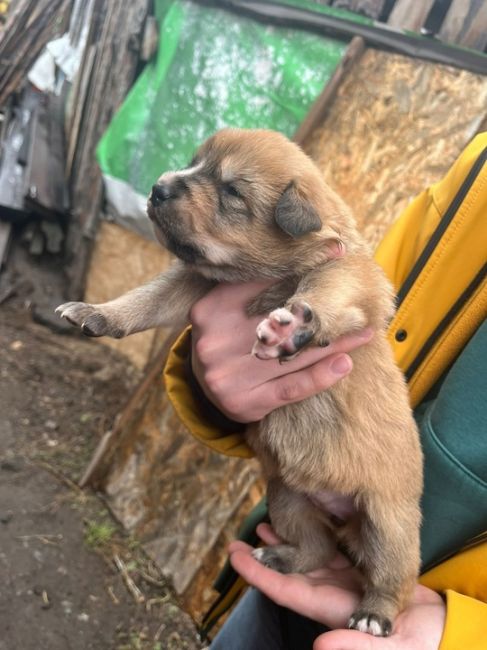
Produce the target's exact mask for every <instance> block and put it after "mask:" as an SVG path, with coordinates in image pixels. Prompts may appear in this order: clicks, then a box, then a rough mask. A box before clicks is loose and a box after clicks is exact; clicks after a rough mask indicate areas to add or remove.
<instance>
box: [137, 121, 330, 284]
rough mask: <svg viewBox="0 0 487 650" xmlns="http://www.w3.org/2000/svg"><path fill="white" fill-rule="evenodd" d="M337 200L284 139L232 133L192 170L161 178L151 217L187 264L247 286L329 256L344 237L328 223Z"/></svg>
mask: <svg viewBox="0 0 487 650" xmlns="http://www.w3.org/2000/svg"><path fill="white" fill-rule="evenodd" d="M334 199H337V200H338V203H339V199H338V197H336V196H335V195H334V194H333V193H332V192H331V190H329V188H327V187H326V186H325V185H324V183H323V181H322V180H321V178H320V174H319V172H318V171H317V169H316V168H315V167H314V165H313V163H312V162H311V160H310V159H309V158H308V157H307V156H306V155H305V154H304V153H303V152H302V151H301V150H300V149H299V148H298V147H297V146H296V145H294V144H293V143H291V142H290V141H289V140H288V139H287V138H285V137H284V136H282V135H280V134H279V133H276V132H273V131H264V130H241V129H225V130H223V131H219V132H218V133H217V134H216V135H214V136H213V137H211V138H210V139H209V140H207V141H206V142H205V143H204V144H203V145H202V146H201V147H200V148H199V150H198V151H197V153H196V155H195V157H194V159H193V161H192V162H191V164H190V165H189V167H187V168H186V169H183V170H181V171H177V172H167V173H165V174H163V175H162V176H161V177H160V178H159V180H158V181H157V183H156V185H154V187H153V190H152V194H151V196H150V198H149V201H148V214H149V217H150V218H151V219H152V221H153V223H154V227H155V231H156V235H157V237H158V239H159V240H160V241H161V243H163V244H164V245H165V246H166V247H167V248H168V249H169V250H170V251H172V252H173V253H174V254H175V255H177V256H178V257H179V258H180V259H182V260H183V261H184V262H186V263H187V264H190V265H191V266H194V267H195V269H197V270H199V271H200V272H202V273H203V274H204V275H206V276H208V277H213V278H215V279H217V280H222V279H226V280H237V279H242V280H247V279H251V278H260V277H283V276H286V275H289V272H290V270H291V271H292V272H297V273H299V272H300V271H301V270H303V269H304V268H305V267H306V266H308V267H309V266H311V257H313V256H314V255H315V254H316V255H318V254H319V255H321V256H322V257H323V256H325V251H326V245H324V240H326V239H330V240H331V239H333V238H338V236H339V235H338V233H337V232H336V229H333V226H331V224H330V223H326V221H327V218H326V212H327V211H328V212H329V213H330V215H333V216H336V214H337V213H339V212H340V207H341V206H340V205H338V203H337V202H336V201H335V200H334ZM291 260H292V264H293V265H294V268H292V269H290V264H291ZM314 263H315V264H316V260H314ZM303 265H304V267H303V268H301V266H303Z"/></svg>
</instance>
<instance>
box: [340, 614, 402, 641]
mask: <svg viewBox="0 0 487 650" xmlns="http://www.w3.org/2000/svg"><path fill="white" fill-rule="evenodd" d="M348 627H349V629H351V630H358V631H359V632H366V633H367V634H372V635H373V636H390V635H391V634H392V623H391V621H390V620H389V619H388V618H386V617H385V616H381V615H380V614H376V613H374V612H367V611H365V610H363V609H359V610H357V611H356V612H354V614H352V616H351V617H350V620H349V621H348Z"/></svg>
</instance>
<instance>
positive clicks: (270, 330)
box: [252, 263, 369, 359]
mask: <svg viewBox="0 0 487 650" xmlns="http://www.w3.org/2000/svg"><path fill="white" fill-rule="evenodd" d="M338 264H339V263H337V265H336V267H335V268H334V269H326V273H324V272H323V271H318V272H316V273H313V274H310V275H309V276H308V277H307V278H306V279H305V280H304V281H303V282H301V283H300V285H299V286H298V288H297V290H296V293H295V294H294V295H293V296H291V298H290V299H289V300H288V301H287V303H286V304H285V305H284V307H281V308H279V309H275V310H274V311H272V312H271V313H270V314H269V316H268V317H267V318H266V319H264V320H262V321H261V322H260V323H259V325H258V326H257V331H256V334H257V341H256V343H255V345H254V348H253V350H252V353H253V354H254V355H255V356H257V357H258V358H260V359H271V358H288V359H289V358H290V357H293V356H294V355H295V354H297V353H298V352H299V351H300V350H301V349H302V348H304V347H305V346H306V345H308V344H310V343H313V344H315V345H321V346H326V345H328V344H329V343H330V341H332V340H334V339H335V338H338V337H339V336H341V335H342V334H345V333H350V332H354V331H357V330H359V329H361V328H363V327H365V326H366V325H367V324H368V322H369V318H368V315H367V314H366V310H365V309H364V308H363V302H364V297H363V296H362V295H361V290H360V284H359V282H358V281H357V278H356V277H355V273H354V272H352V271H351V270H350V269H347V267H346V266H345V264H344V263H342V265H341V266H338ZM342 267H343V268H342Z"/></svg>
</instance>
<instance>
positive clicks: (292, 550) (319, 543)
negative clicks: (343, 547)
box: [253, 479, 336, 573]
mask: <svg viewBox="0 0 487 650" xmlns="http://www.w3.org/2000/svg"><path fill="white" fill-rule="evenodd" d="M267 499H268V504H269V515H270V518H271V522H272V526H273V528H274V530H275V532H276V534H277V535H279V537H280V538H281V539H282V540H283V543H282V544H278V545H277V546H266V547H263V548H258V549H256V550H255V551H254V552H253V555H254V557H255V558H256V559H257V560H259V562H261V563H262V564H265V565H266V566H269V567H271V568H272V569H275V570H276V571H280V572H281V573H305V572H306V571H312V570H313V569H317V568H319V567H322V566H325V565H326V564H327V562H329V561H330V560H331V559H332V558H333V557H334V556H335V553H336V544H335V540H334V538H333V536H332V534H331V531H330V529H329V528H328V527H327V526H326V524H325V523H324V521H323V519H322V518H321V517H320V513H319V511H318V509H317V508H316V506H314V505H313V504H312V503H311V501H309V499H308V498H307V497H306V496H305V495H303V494H299V493H297V492H294V491H293V490H291V489H289V488H288V487H286V486H285V485H284V484H283V483H282V481H281V480H280V479H272V480H270V481H269V484H268V486H267Z"/></svg>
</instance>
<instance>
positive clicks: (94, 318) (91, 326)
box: [56, 302, 124, 338]
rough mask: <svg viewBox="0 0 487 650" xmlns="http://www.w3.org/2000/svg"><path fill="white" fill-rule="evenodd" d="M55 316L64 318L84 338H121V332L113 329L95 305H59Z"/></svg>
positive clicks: (79, 303) (75, 303)
mask: <svg viewBox="0 0 487 650" xmlns="http://www.w3.org/2000/svg"><path fill="white" fill-rule="evenodd" d="M56 314H59V315H60V316H61V318H65V319H66V320H67V321H69V322H70V323H71V324H72V325H74V326H76V327H79V328H80V329H81V330H82V332H83V334H86V336H113V337H114V338H121V337H122V336H123V335H124V333H123V331H122V330H120V329H118V328H116V327H113V326H112V325H111V324H110V323H109V322H108V320H107V318H106V317H105V316H104V315H103V314H102V313H101V311H98V310H97V308H96V306H95V305H89V304H87V303H86V302H66V303H65V304H64V305H59V307H57V309H56Z"/></svg>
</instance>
